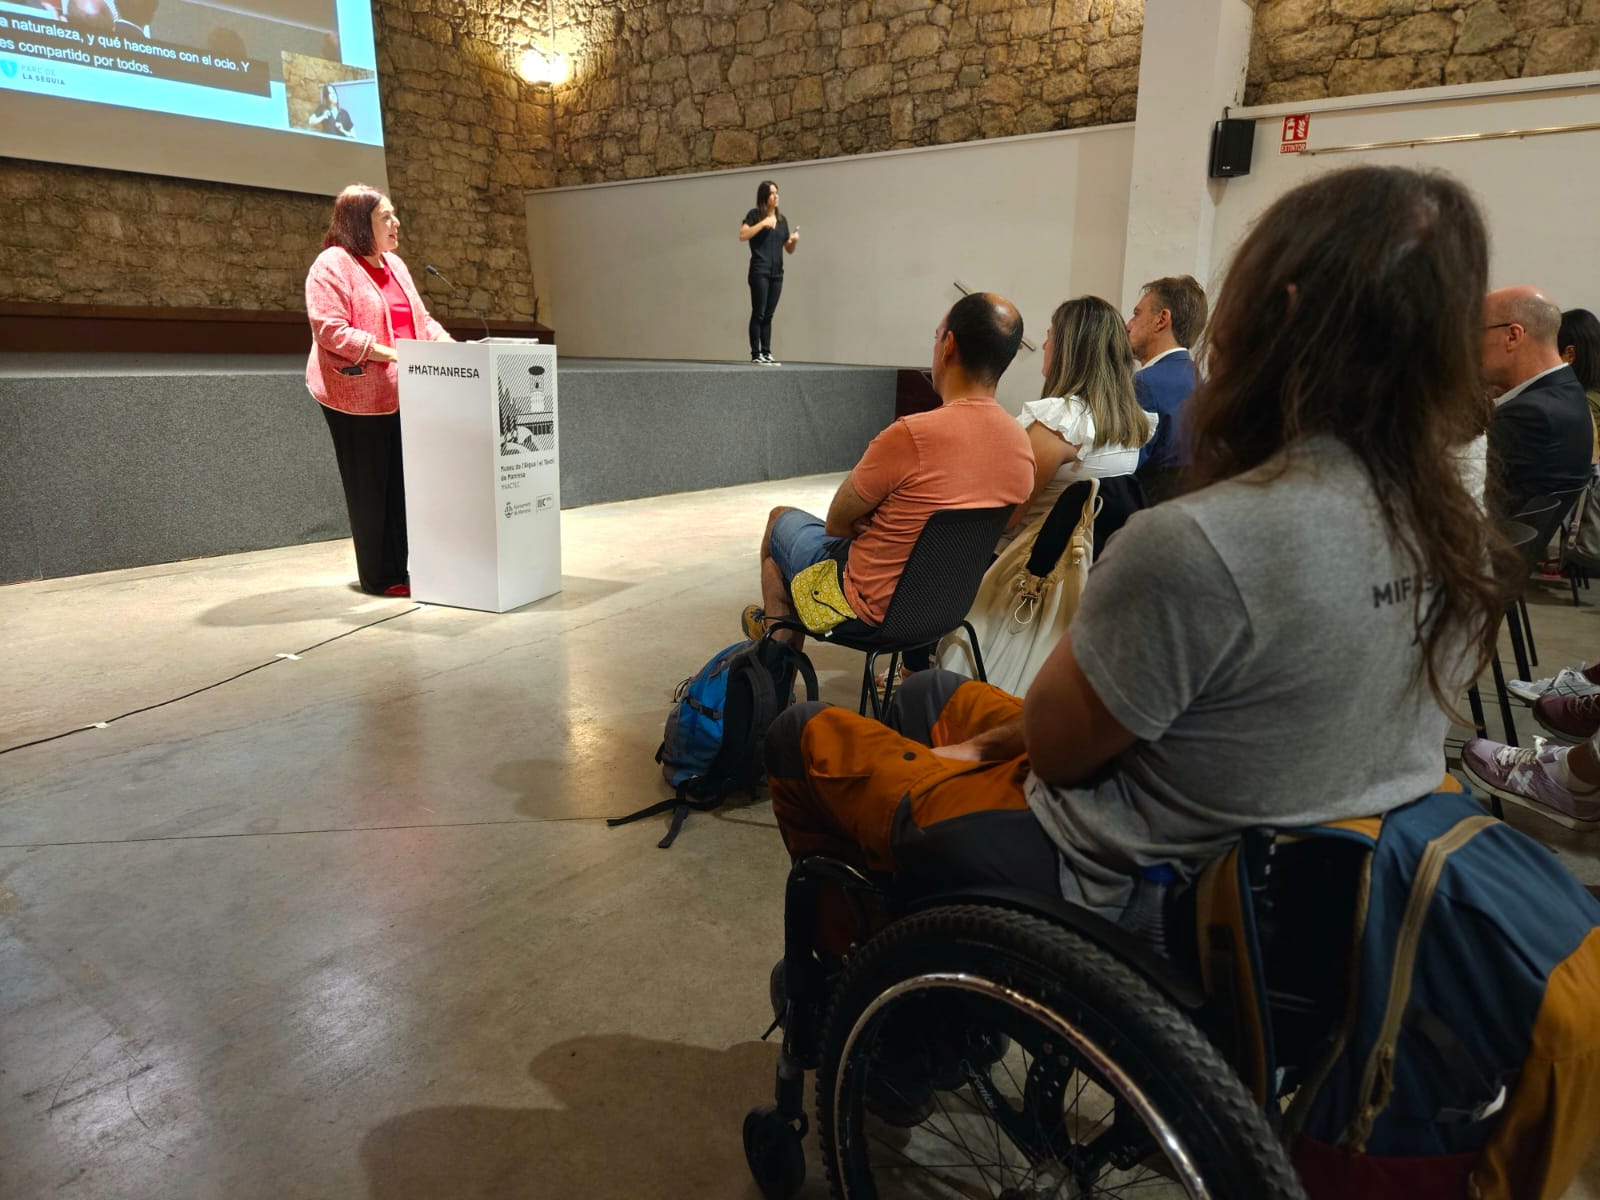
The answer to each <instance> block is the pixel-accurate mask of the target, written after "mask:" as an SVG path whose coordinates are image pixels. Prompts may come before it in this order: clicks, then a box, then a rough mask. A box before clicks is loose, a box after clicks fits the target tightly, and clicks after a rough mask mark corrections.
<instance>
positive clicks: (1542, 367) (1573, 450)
mask: <svg viewBox="0 0 1600 1200" xmlns="http://www.w3.org/2000/svg"><path fill="white" fill-rule="evenodd" d="M1560 327H1561V309H1560V308H1559V307H1558V306H1557V305H1556V304H1554V303H1552V302H1551V301H1550V300H1548V299H1547V298H1546V297H1544V296H1543V295H1541V294H1540V293H1539V291H1538V289H1536V288H1532V287H1526V286H1522V287H1508V288H1500V289H1499V290H1498V291H1493V292H1490V293H1489V294H1488V295H1487V296H1486V297H1484V301H1483V378H1484V381H1485V382H1486V383H1488V384H1489V386H1490V388H1491V389H1492V390H1493V391H1495V392H1498V393H1499V396H1498V397H1497V398H1496V400H1495V410H1494V417H1493V419H1492V420H1491V421H1490V423H1489V489H1488V491H1489V502H1490V508H1491V511H1493V512H1494V513H1496V514H1497V515H1499V516H1513V515H1515V514H1516V513H1517V512H1519V511H1520V510H1521V509H1522V508H1523V506H1524V505H1526V504H1527V503H1528V501H1530V500H1532V499H1533V498H1535V497H1537V496H1545V495H1549V494H1550V493H1552V492H1571V491H1574V490H1576V489H1578V488H1581V487H1583V486H1584V484H1585V483H1586V482H1588V479H1589V471H1590V464H1591V462H1592V460H1593V453H1594V440H1595V431H1594V421H1593V418H1591V417H1590V415H1589V405H1588V401H1587V400H1585V399H1584V395H1583V385H1582V384H1581V383H1579V382H1578V377H1577V375H1575V374H1573V371H1572V368H1571V367H1569V366H1568V365H1567V364H1566V363H1565V362H1563V361H1562V358H1561V351H1560V350H1559V349H1557V347H1556V335H1557V333H1558V331H1559V330H1560Z"/></svg>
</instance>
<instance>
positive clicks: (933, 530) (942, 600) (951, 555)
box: [771, 505, 1012, 720]
mask: <svg viewBox="0 0 1600 1200" xmlns="http://www.w3.org/2000/svg"><path fill="white" fill-rule="evenodd" d="M1011 509H1012V506H1011V505H1005V506H1004V507H1001V508H950V509H946V510H944V511H943V512H938V513H934V515H933V516H932V517H930V518H928V523H927V524H926V525H924V526H923V527H922V533H921V534H920V535H919V536H918V537H917V544H916V545H915V546H913V547H912V549H911V557H910V558H909V559H907V560H906V566H905V570H904V571H902V572H901V573H900V582H899V583H898V584H896V585H895V589H894V597H893V599H891V600H890V601H889V610H888V612H886V613H884V615H883V624H882V625H877V626H873V625H868V624H867V623H866V622H864V621H855V620H852V621H846V622H844V623H843V624H842V625H838V626H836V627H835V628H834V629H832V630H830V631H829V632H827V633H822V634H811V636H812V637H815V638H817V640H819V641H823V642H827V643H829V644H830V645H834V646H845V647H847V648H849V649H851V650H859V651H861V652H862V653H863V654H865V655H866V656H867V659H866V663H865V665H864V666H863V667H862V669H861V705H860V708H859V710H858V711H859V712H860V713H861V714H862V715H863V716H865V715H866V712H867V706H868V704H870V705H871V706H872V715H873V716H874V717H877V718H879V719H880V720H881V719H882V717H883V712H884V709H885V708H887V707H888V704H889V698H890V697H891V696H892V695H893V694H894V685H895V680H896V678H897V677H898V675H899V672H900V656H901V655H902V654H903V653H905V651H907V650H914V649H916V648H917V647H919V646H926V645H928V644H930V643H932V642H937V641H938V640H939V639H940V638H942V637H944V635H945V634H947V633H953V632H955V630H957V629H965V630H966V631H967V640H968V641H969V642H970V643H971V645H972V661H973V663H974V664H975V665H976V667H977V671H978V678H979V679H980V680H986V678H987V677H986V676H985V674H984V670H983V654H982V652H981V651H980V650H979V648H978V635H977V633H975V632H974V631H973V628H972V626H971V624H970V623H968V621H967V611H968V610H969V609H970V608H971V607H972V601H973V600H974V599H975V598H976V597H977V595H978V585H979V584H980V583H982V582H983V573H984V572H985V571H987V570H988V569H989V563H990V560H991V559H993V557H994V544H995V542H996V541H998V540H999V538H1000V534H1001V532H1002V531H1003V530H1004V529H1005V527H1006V520H1007V518H1009V517H1010V516H1011ZM771 627H772V628H790V629H795V630H801V631H804V627H803V626H801V625H800V624H799V623H797V622H793V621H782V622H777V621H774V622H772V624H771ZM807 632H809V631H807ZM884 653H887V654H888V655H889V672H888V677H887V679H886V681H885V683H884V688H883V694H882V695H881V696H880V695H879V694H878V688H877V686H876V683H875V682H874V678H873V677H874V672H875V671H876V669H877V665H878V656H879V655H880V654H884Z"/></svg>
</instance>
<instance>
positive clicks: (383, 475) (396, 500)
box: [320, 405, 410, 593]
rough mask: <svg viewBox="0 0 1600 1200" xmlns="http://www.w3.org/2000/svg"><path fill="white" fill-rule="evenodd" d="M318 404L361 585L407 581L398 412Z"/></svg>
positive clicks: (367, 588)
mask: <svg viewBox="0 0 1600 1200" xmlns="http://www.w3.org/2000/svg"><path fill="white" fill-rule="evenodd" d="M320 407H321V408H322V415H323V417H325V418H326V419H327V422H328V433H329V434H331V435H332V437H333V453H334V455H335V457H337V458H338V460H339V478H340V480H342V481H343V483H344V506H345V511H347V512H348V513H349V514H350V536H351V537H352V538H353V539H355V544H356V574H357V575H359V576H360V578H361V590H362V591H364V592H373V593H381V592H382V591H383V590H384V589H385V588H387V587H392V586H393V585H395V584H397V583H409V582H410V576H409V575H408V574H407V573H406V555H407V549H406V479H405V466H404V464H403V463H402V461H401V457H400V414H399V413H389V414H388V415H386V416H381V417H357V416H352V415H351V414H350V413H345V412H340V411H339V410H338V409H334V408H329V407H328V406H327V405H321V406H320Z"/></svg>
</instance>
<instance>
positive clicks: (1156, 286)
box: [1128, 275, 1206, 504]
mask: <svg viewBox="0 0 1600 1200" xmlns="http://www.w3.org/2000/svg"><path fill="white" fill-rule="evenodd" d="M1205 324H1206V294H1205V291H1204V289H1202V288H1201V286H1200V285H1199V284H1198V283H1197V282H1195V279H1194V277H1193V276H1192V275H1169V276H1167V277H1165V278H1162V279H1155V280H1152V281H1151V282H1149V283H1147V284H1145V285H1144V287H1143V289H1141V294H1140V296H1139V303H1137V304H1135V305H1134V306H1133V316H1131V317H1129V318H1128V342H1129V344H1130V345H1131V346H1132V347H1133V356H1134V357H1135V358H1137V359H1138V360H1139V361H1140V362H1141V363H1143V364H1144V365H1143V366H1142V367H1141V368H1140V369H1139V370H1138V371H1137V372H1135V373H1134V376H1133V392H1134V395H1135V396H1136V397H1137V398H1138V400H1139V407H1140V408H1142V409H1144V410H1145V411H1146V412H1152V413H1155V414H1156V415H1157V417H1158V418H1159V420H1158V421H1157V423H1156V433H1155V436H1154V437H1153V438H1151V439H1150V441H1149V443H1148V444H1146V446H1145V448H1144V449H1143V450H1141V451H1140V452H1139V466H1138V469H1137V470H1135V471H1134V477H1135V478H1136V479H1138V481H1139V483H1140V485H1141V486H1142V487H1143V488H1144V494H1145V498H1146V499H1147V500H1148V501H1149V502H1150V503H1151V504H1154V503H1156V502H1157V501H1160V500H1164V499H1165V498H1166V497H1168V496H1170V495H1171V494H1172V493H1173V491H1174V490H1175V485H1176V482H1177V476H1178V471H1179V469H1180V468H1182V467H1183V465H1184V464H1185V462H1186V461H1187V455H1186V454H1185V450H1184V445H1183V435H1182V433H1181V431H1180V420H1179V413H1180V411H1181V410H1182V408H1183V404H1184V401H1186V400H1188V399H1189V396H1190V395H1191V394H1192V393H1193V392H1194V385H1195V378H1196V377H1195V369H1194V360H1193V359H1191V358H1190V357H1189V347H1190V346H1192V345H1194V343H1195V339H1196V338H1198V337H1199V336H1200V331H1201V330H1202V329H1204V328H1205Z"/></svg>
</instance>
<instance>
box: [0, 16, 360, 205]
mask: <svg viewBox="0 0 1600 1200" xmlns="http://www.w3.org/2000/svg"><path fill="white" fill-rule="evenodd" d="M0 91H4V92H6V93H8V96H7V98H6V99H5V100H4V103H5V106H6V108H7V109H8V110H10V109H12V108H13V107H14V106H16V108H17V112H18V115H19V117H24V118H25V119H23V120H17V121H12V120H7V121H4V122H0V126H3V128H0V154H4V155H8V156H13V157H21V158H42V159H45V160H47V161H54V162H75V163H81V164H83V165H87V166H106V167H113V168H116V169H121V170H135V171H150V172H153V173H156V174H167V175H189V176H193V177H195V178H201V179H219V180H224V181H229V182H240V183H252V184H262V185H265V186H270V187H281V188H286V189H289V190H299V191H325V192H332V191H337V190H338V188H339V187H340V186H343V183H347V182H349V181H351V180H352V179H354V178H356V177H357V176H363V177H365V178H367V180H368V181H369V182H374V183H380V184H381V175H382V166H383V163H382V146H383V118H382V114H381V111H380V108H379V104H378V82H377V72H376V56H375V53H374V47H373V40H372V14H371V9H370V7H369V6H368V3H367V0H28V2H23V0H0ZM23 97H26V98H27V99H26V101H25V102H24V101H23V99H22V98H23ZM24 103H25V107H26V112H25V113H24V107H23V106H24ZM96 114H98V115H96ZM316 143H328V144H327V145H323V146H320V147H317V146H314V144H316ZM363 151H365V152H363ZM374 154H375V155H376V157H374Z"/></svg>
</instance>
